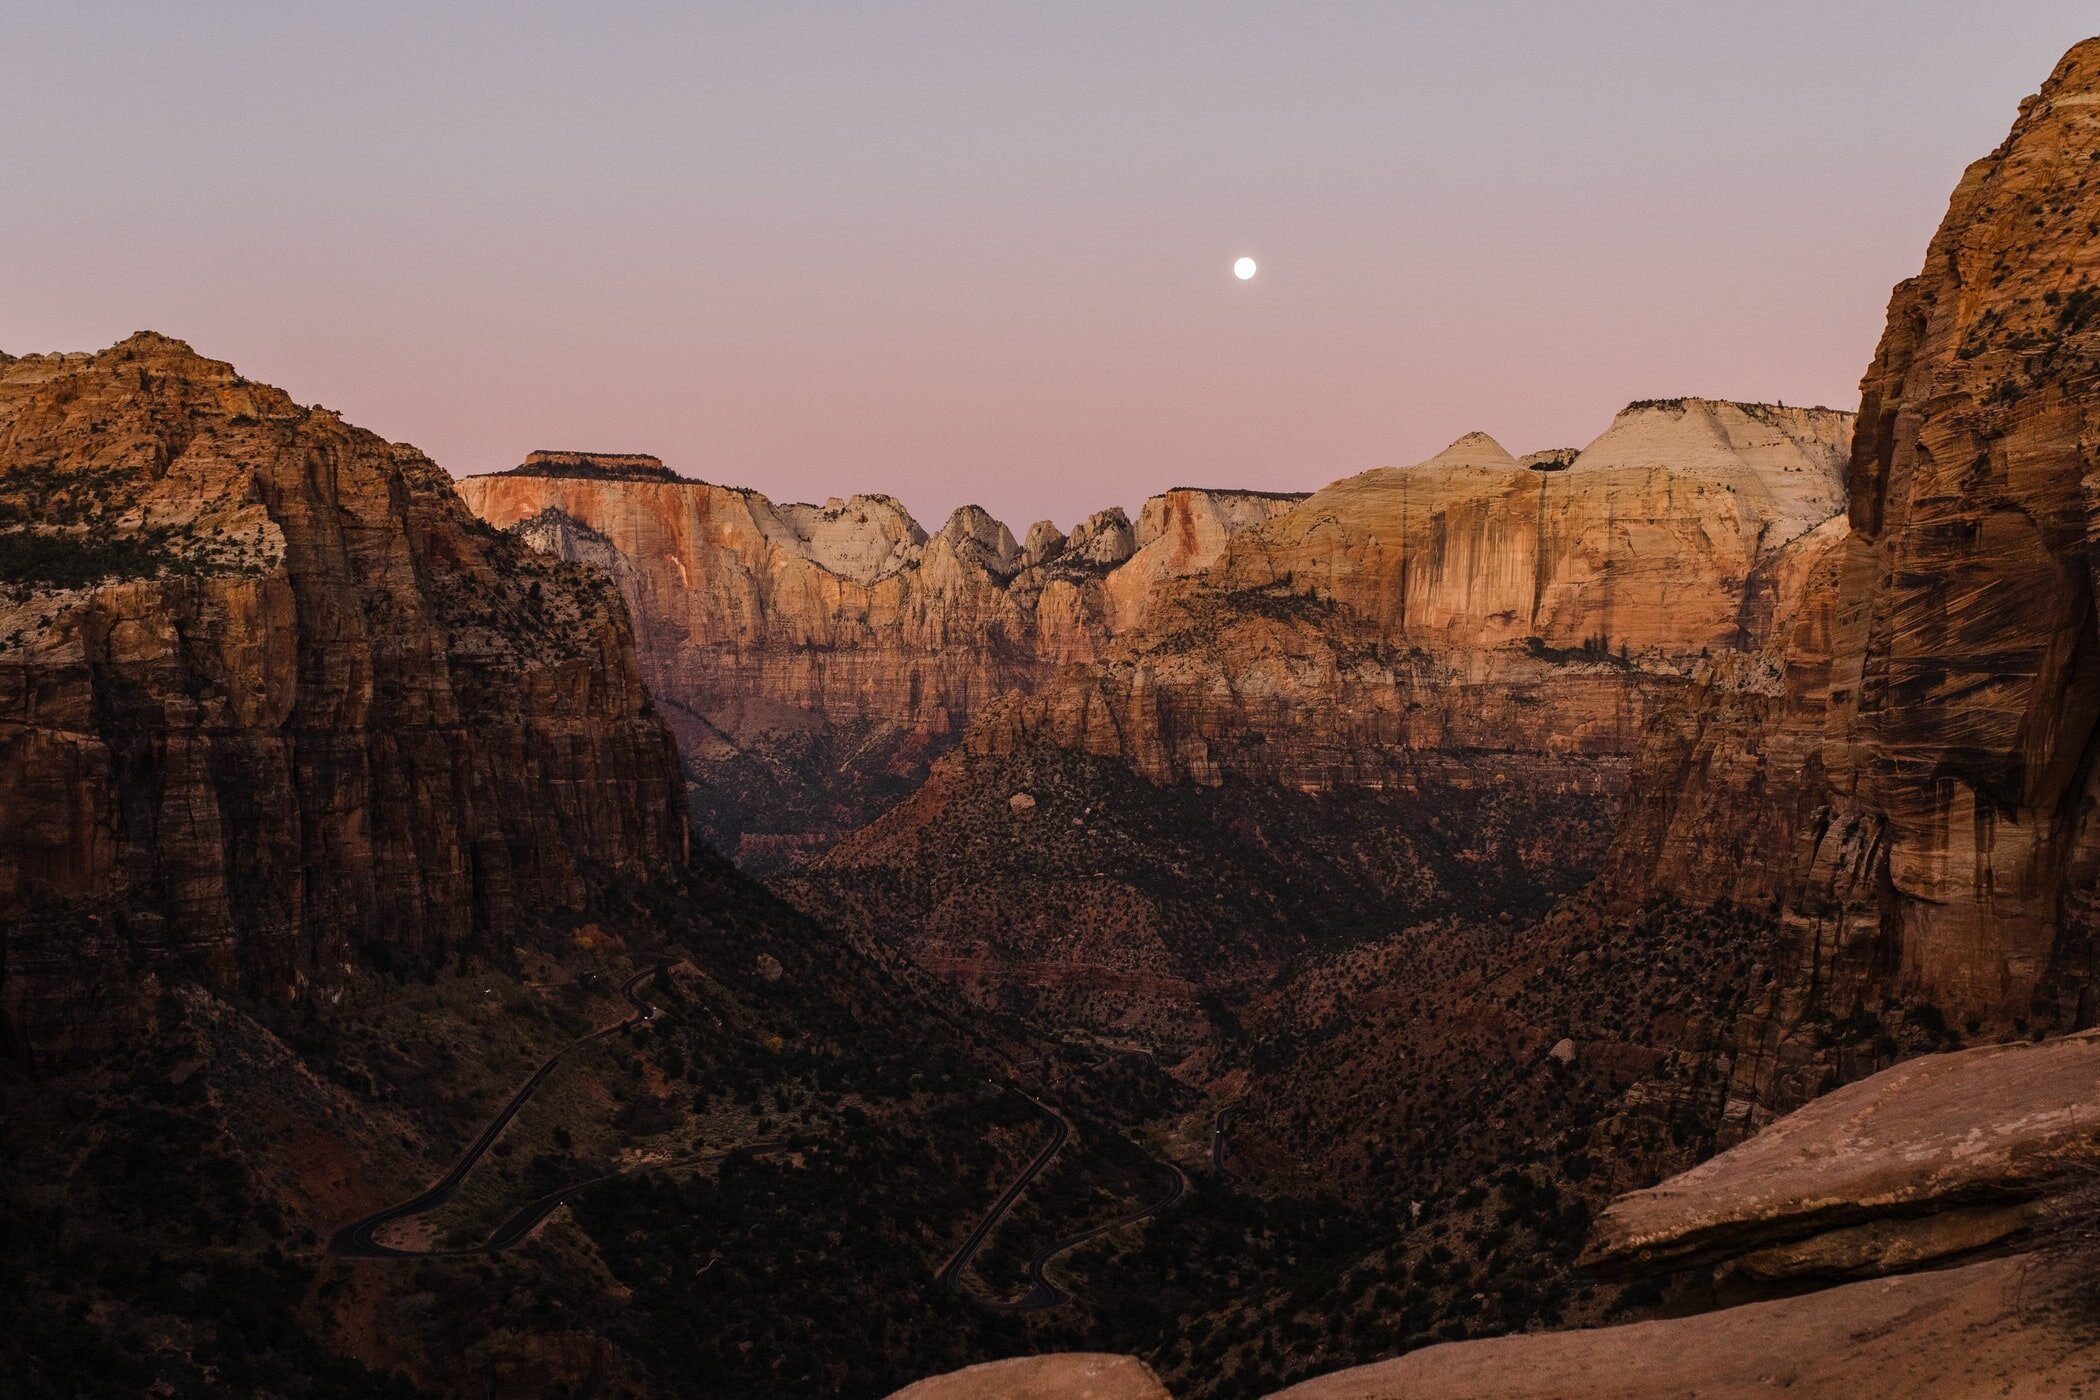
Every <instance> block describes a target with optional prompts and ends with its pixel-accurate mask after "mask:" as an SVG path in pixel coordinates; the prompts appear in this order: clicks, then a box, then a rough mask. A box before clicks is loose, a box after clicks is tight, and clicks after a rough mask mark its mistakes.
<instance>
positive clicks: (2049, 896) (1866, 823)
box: [1616, 40, 2100, 1106]
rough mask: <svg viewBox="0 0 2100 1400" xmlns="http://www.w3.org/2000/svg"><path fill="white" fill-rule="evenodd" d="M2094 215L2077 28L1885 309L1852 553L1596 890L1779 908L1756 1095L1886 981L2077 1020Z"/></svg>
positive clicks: (1738, 691) (2085, 53)
mask: <svg viewBox="0 0 2100 1400" xmlns="http://www.w3.org/2000/svg"><path fill="white" fill-rule="evenodd" d="M2096 222H2100V40H2094V41H2088V42H2086V43H2084V44H2081V45H2079V46H2078V47H2077V48H2075V49H2073V50H2072V51H2071V52H2070V54H2068V55H2067V56H2066V57H2065V59H2064V60H2063V62H2062V63H2061V64H2060V65H2059V66H2058V68H2057V70H2056V71H2055V73H2054V74H2053V75H2052V76H2051V78H2050V79H2049V82H2048V83H2047V84H2046V85H2045V86H2044V88H2043V90H2042V92H2041V94H2040V95H2039V96H2038V97H2035V98H2032V99H2029V100H2028V102H2026V103H2025V104H2023V106H2022V108H2021V113H2020V117H2019V120H2018V121H2017V123H2016V124H2015V125H2014V127H2013V130H2012V134H2011V135H2010V136H2009V137H2008V138H2007V139H2006V141H2005V143H2004V144H2003V145H2002V146H2000V147H1999V148H1998V150H1996V151H1995V152H1993V153H1992V154H1991V155H1990V156H1988V157H1986V158H1985V159H1983V160H1981V161H1979V162H1977V163H1976V164H1975V165H1974V166H1972V167H1970V169H1969V171H1968V172H1967V173H1966V175H1965V176H1964V177H1963V179H1962V181H1961V184H1960V186H1959V188H1957V189H1956V191H1955V193H1954V196H1953V199H1952V201H1951V203H1950V205H1949V208H1948V211H1947V216H1946V220H1945V222H1944V223H1943V224H1942V225H1941V227H1940V230H1939V233H1938V235H1937V236H1936V237H1935V238H1934V240H1933V242H1932V246H1931V249H1930V251H1929V252H1928V254H1927V257H1926V263H1925V269H1924V271H1923V272H1922V273H1921V274H1920V275H1919V276H1917V277H1915V278H1913V279H1911V280H1910V281H1907V282H1905V283H1903V284H1901V285H1900V286H1899V287H1897V289H1896V291H1895V294H1894V296H1893V297H1892V298H1891V301H1890V306H1889V321H1888V329H1887V331H1886V333H1885V334H1884V336H1883V338H1882V342H1881V346H1880V349H1879V350H1878V352H1877V353H1876V355H1875V358H1874V362H1873V364H1872V366H1871V367H1870V368H1869V369H1868V371H1867V375H1866V378H1865V381H1864V383H1863V385H1862V390H1861V411H1860V417H1859V429H1858V433H1857V436H1856V438H1855V441H1854V444H1853V451H1852V459H1851V482H1850V494H1849V505H1848V517H1849V525H1850V529H1849V533H1848V534H1846V535H1845V536H1843V537H1838V536H1836V535H1832V536H1830V537H1828V538H1826V539H1824V540H1823V541H1821V542H1820V544H1818V545H1817V546H1816V548H1815V551H1814V553H1813V555H1812V556H1810V557H1804V558H1803V560H1802V561H1801V564H1800V567H1801V568H1802V569H1803V570H1805V577H1806V591H1805V594H1804V596H1803V598H1802V600H1801V602H1800V605H1799V607H1798V609H1797V611H1796V618H1795V621H1794V624H1793V625H1792V626H1791V627H1789V628H1785V629H1783V630H1782V632H1781V633H1778V634H1775V635H1774V636H1773V637H1772V638H1771V642H1772V646H1771V648H1770V649H1769V650H1768V651H1767V653H1766V655H1765V657H1764V658H1762V661H1761V663H1760V664H1758V665H1756V666H1754V667H1751V668H1748V669H1747V670H1745V671H1740V672H1737V673H1734V674H1731V675H1725V676H1720V677H1717V678H1716V679H1717V680H1718V682H1719V683H1718V684H1716V685H1715V686H1713V687H1712V688H1711V689H1710V691H1709V692H1708V693H1707V694H1706V695H1705V696H1704V698H1703V701H1702V703H1701V704H1700V705H1698V706H1696V707H1695V708H1694V711H1693V714H1692V723H1691V727H1690V729H1689V730H1688V731H1687V734H1686V735H1685V736H1683V737H1679V736H1676V735H1672V736H1668V737H1666V738H1665V739H1664V740H1663V741H1661V742H1659V744H1658V746H1657V749H1656V751H1655V752H1653V753H1651V755H1650V756H1649V759H1648V761H1647V763H1646V765H1645V766H1646V770H1647V771H1646V773H1645V775H1644V778H1643V780H1642V781H1641V782H1640V783H1639V784H1638V785H1637V796H1636V802H1635V807H1634V815H1635V820H1633V821H1632V822H1631V823H1630V824H1629V826H1628V829H1627V831H1626V833H1625V838H1624V840H1623V842H1622V844H1621V849H1620V852H1619V857H1618V866H1619V868H1618V870H1617V872H1616V876H1617V878H1619V879H1621V880H1623V881H1624V882H1625V883H1626V885H1627V886H1628V887H1630V888H1632V889H1633V890H1635V891H1636V892H1645V891H1649V890H1662V891H1669V892H1674V893H1682V894H1686V895H1688V896H1690V897H1693V898H1702V899H1712V898H1721V897H1732V898H1736V899H1752V900H1759V901H1764V900H1770V901H1774V902H1776V903H1777V904H1778V905H1779V906H1780V907H1781V908H1782V909H1783V915H1784V918H1785V921H1786V924H1787V927H1788V929H1789V931H1790V934H1791V937H1792V942H1793V946H1794V954H1793V956H1792V958H1791V960H1790V966H1789V967H1788V969H1787V970H1786V971H1787V975H1786V976H1784V977H1783V978H1781V980H1780V982H1779V984H1778V988H1777V991H1776V994H1775V997H1774V1001H1773V1004H1772V1006H1771V1007H1770V1008H1769V1009H1768V1014H1767V1018H1766V1020H1765V1021H1764V1023H1763V1030H1762V1035H1761V1039H1760V1042H1759V1043H1758V1044H1757V1045H1756V1046H1755V1047H1754V1048H1755V1051H1756V1053H1755V1055H1754V1056H1753V1057H1752V1059H1751V1063H1750V1065H1749V1066H1748V1067H1747V1068H1746V1070H1745V1072H1744V1075H1743V1078H1742V1088H1743V1092H1744V1093H1745V1095H1746V1099H1747V1100H1749V1101H1754V1102H1756V1103H1759V1104H1763V1105H1766V1106H1784V1105H1785V1104H1787V1103H1791V1102H1798V1101H1799V1100H1800V1099H1801V1098H1803V1097H1805V1096H1806V1095H1807V1094H1809V1093H1811V1092H1814V1090H1815V1088H1816V1086H1817V1083H1818V1081H1819V1078H1820V1076H1821V1075H1822V1074H1823V1073H1825V1072H1826V1071H1825V1068H1824V1067H1823V1065H1822V1060H1821V1057H1819V1055H1818V1041H1819V1039H1820V1037H1821V1032H1820V1030H1819V1027H1821V1026H1822V1025H1824V1024H1825V1023H1827V1022H1828V1021H1830V1020H1832V1019H1836V1018H1844V1017H1847V1016H1851V1015H1853V1014H1854V1013H1855V1012H1856V1011H1859V1010H1861V1009H1862V1003H1863V1002H1864V1001H1865V999H1866V998H1867V997H1868V996H1869V995H1870V994H1872V995H1875V996H1878V995H1879V994H1880V993H1882V992H1883V991H1885V990H1889V989H1892V988H1893V989H1895V990H1899V991H1901V992H1902V993H1903V994H1905V995H1906V996H1909V997H1912V998H1916V999H1922V1000H1923V1001H1926V1002H1930V1003H1933V1004H1934V1005H1935V1006H1937V1007H1938V1008H1939V1009H1940V1010H1941V1011H1942V1012H1943V1013H1944V1014H1945V1015H1946V1016H1947V1017H1948V1018H1950V1019H1975V1018H1981V1019H1983V1020H1985V1021H1990V1022H1994V1023H1997V1024H2000V1025H2003V1024H2005V1023H2006V1022H2007V1021H2010V1020H2012V1019H2014V1018H2022V1021H2021V1023H2022V1024H2023V1025H2024V1024H2025V1023H2026V1020H2029V1019H2039V1020H2040V1021H2041V1023H2042V1024H2044V1025H2054V1026H2061V1027H2065V1028H2068V1027H2070V1026H2072V1025H2079V1024H2090V1023H2091V1017H2092V1007H2091V993H2090V991H2084V992H2083V999H2081V991H2082V989H2084V988H2088V987H2089V986H2090V981H2091V978H2090V974H2091V965H2092V957H2093V953H2092V940H2093V933H2094V911H2093V896H2094V887H2095V878H2096V872H2100V831H2096V829H2095V827H2094V825H2093V818H2092V813H2093V811H2094V807H2095V799H2096V797H2100V790H2096V786H2095V785H2096V783H2100V773H2096V770H2095V765H2094V763H2093V756H2092V744H2093V736H2094V730H2095V726H2094V720H2095V716H2096V713H2100V669H2096V668H2100V648H2096V635H2095V620H2094V609H2093V569H2094V565H2093V562H2092V561H2093V559H2094V558H2096V557H2100V553H2096V542H2100V514H2096V510H2095V506H2094V502H2095V501H2096V500H2100V490H2096V487H2095V462H2096V460H2100V457H2096V453H2100V383H2096V363H2100V286H2096V285H2094V281H2093V278H2094V273H2095V271H2096V270H2100V240H2096V239H2095V238H2094V237H2093V233H2092V229H2093V228H2094V227H2095V226H2096ZM1745 852H1748V853H1753V854H1754V857H1755V858H1754V859H1751V860H1741V859H1739V858H1738V857H1739V855H1740V854H1741V853H1745Z"/></svg>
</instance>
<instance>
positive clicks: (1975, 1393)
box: [957, 1258, 2100, 1400]
mask: <svg viewBox="0 0 2100 1400" xmlns="http://www.w3.org/2000/svg"><path fill="white" fill-rule="evenodd" d="M2060 1292H2061V1288H2060V1285H2059V1283H2058V1281H2057V1279H2056V1278H2055V1276H2054V1275H2053V1274H2051V1273H2050V1272H2049V1271H2048V1270H2047V1269H2045V1268H2043V1267H2042V1266H2040V1265H2038V1264H2035V1263H2033V1262H2031V1260H2030V1259H2028V1258H2012V1259H1993V1260H1990V1261H1988V1262H1985V1263H1981V1264H1970V1265H1968V1266H1966V1267H1963V1268H1959V1269H1949V1270H1946V1271H1944V1272H1941V1273H1932V1274H1911V1275H1906V1276H1904V1277H1902V1278H1891V1279H1874V1280H1870V1281H1868V1282H1865V1283H1852V1284H1846V1285H1845V1286H1844V1287H1842V1288H1833V1289H1827V1290H1825V1291H1823V1292H1820V1293H1812V1294H1808V1295H1806V1296H1803V1297H1799V1298H1788V1299H1785V1300H1783V1301H1780V1302H1774V1303H1757V1304H1752V1305H1750V1306H1747V1307H1740V1308H1728V1309H1725V1310H1723V1311H1720V1312H1712V1313H1702V1314H1700V1315H1698V1316H1696V1317H1685V1318H1675V1319H1671V1320H1669V1321H1664V1322H1641V1323H1634V1324H1631V1325H1629V1326H1625V1327H1604V1328H1598V1329H1596V1330H1595V1331H1589V1332H1558V1333H1534V1334H1532V1335H1529V1336H1523V1337H1503V1338H1497V1339H1495V1340H1491V1341H1481V1342H1452V1343H1449V1344H1446V1345H1444V1346H1435V1347H1428V1348H1425V1349H1424V1350H1422V1351H1418V1352H1413V1353H1410V1354H1409V1355H1407V1356H1403V1357H1399V1358H1397V1359H1396V1360H1393V1361H1384V1362H1380V1363H1378V1364H1377V1365H1374V1366H1361V1367H1357V1368H1356V1369H1354V1370H1349V1371H1338V1372H1336V1373H1335V1374H1333V1375H1330V1376H1321V1377H1319V1378H1317V1379H1315V1380H1310V1381H1307V1382H1305V1383H1304V1384H1302V1385H1296V1386H1292V1387H1291V1388H1290V1389H1288V1390H1285V1391H1282V1392H1280V1393H1279V1395H1278V1397H1277V1400H1286V1397H1287V1400H1403V1397H1404V1400H1665V1397H1668V1400H1682V1397H1687V1396H1696V1397H1699V1400H1731V1398H1732V1397H1736V1396H1743V1397H1749V1396H1760V1397H1763V1396H1771V1395H1773V1394H1777V1393H1784V1394H1786V1395H1788V1396H1793V1397H1797V1398H1798V1400H1811V1398H1814V1400H1821V1398H1822V1397H1828V1400H1840V1398H1841V1397H1842V1398H1843V1400H1852V1398H1853V1397H1857V1396H1866V1395H1931V1396H1935V1397H1941V1398H1942V1400H1967V1398H1968V1397H1979V1400H1980V1397H1983V1396H1997V1397H2006V1396H2012V1397H2043V1396H2057V1395H2082V1394H2090V1393H2092V1392H2091V1389H2090V1387H2092V1386H2093V1385H2095V1384H2096V1383H2100V1327H2095V1326H2094V1325H2093V1324H2092V1322H2091V1321H2090V1320H2088V1319H2086V1318H2084V1317H2081V1316H2079V1315H2077V1314H2075V1313H2073V1312H2072V1311H2070V1310H2068V1309H2066V1308H2065V1307H2063V1306H2062V1305H2060V1304H2059V1303H2058V1302H2057V1301H2056V1298H2057V1296H2058V1295H2059V1294H2060ZM957 1393H958V1394H960V1393H962V1392H957ZM972 1393H975V1392H972Z"/></svg>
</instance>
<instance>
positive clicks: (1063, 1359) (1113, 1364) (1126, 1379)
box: [890, 1352, 1170, 1400]
mask: <svg viewBox="0 0 2100 1400" xmlns="http://www.w3.org/2000/svg"><path fill="white" fill-rule="evenodd" d="M890 1400H1170V1397H1169V1396H1168V1394H1167V1388H1166V1387H1165V1386H1163V1385H1161V1384H1160V1383H1159V1379H1158V1378H1157V1377H1156V1376H1154V1375H1153V1374H1152V1372H1151V1370H1150V1368H1148V1367H1147V1366H1146V1365H1145V1363H1144V1362H1142V1361H1139V1360H1138V1359H1137V1358H1136V1357H1134V1356H1111V1355H1108V1354H1106V1353H1099V1352H1069V1353H1064V1354H1058V1355H1050V1356H1021V1357H1015V1358H1014V1359H1012V1360H1010V1361H987V1362H985V1363H984V1364H983V1365H981V1366H969V1367H965V1368H964V1369H963V1370H960V1371H951V1372H949V1373H948V1374H947V1375H945V1376H934V1377H932V1378H930V1379H927V1380H923V1381H919V1382H916V1383H915V1384H912V1385H908V1386H906V1387H904V1389H902V1390H900V1391H897V1392H896V1393H895V1394H893V1395H892V1396H891V1397H890Z"/></svg>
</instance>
